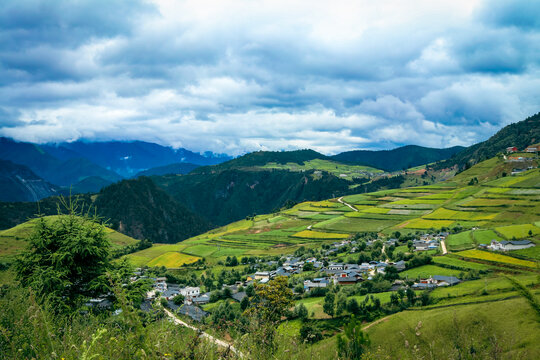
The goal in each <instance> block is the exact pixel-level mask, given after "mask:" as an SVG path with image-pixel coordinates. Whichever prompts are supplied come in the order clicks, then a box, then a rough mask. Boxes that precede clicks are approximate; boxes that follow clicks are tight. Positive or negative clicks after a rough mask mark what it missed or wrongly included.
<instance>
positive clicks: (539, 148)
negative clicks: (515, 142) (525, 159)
mask: <svg viewBox="0 0 540 360" xmlns="http://www.w3.org/2000/svg"><path fill="white" fill-rule="evenodd" d="M518 151H519V150H518V148H517V147H515V146H509V147H507V148H506V153H507V154H511V153H515V152H518ZM525 152H526V153H538V152H540V144H535V145H530V146H527V147H526V148H525Z"/></svg>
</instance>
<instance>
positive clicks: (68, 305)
mask: <svg viewBox="0 0 540 360" xmlns="http://www.w3.org/2000/svg"><path fill="white" fill-rule="evenodd" d="M61 201H62V205H63V206H64V207H65V208H66V210H67V214H66V215H63V214H60V212H59V216H58V217H55V218H52V219H51V218H44V217H40V218H39V219H38V220H37V222H36V225H35V226H34V228H33V230H32V234H31V235H30V238H29V245H28V248H27V249H26V250H25V251H24V252H23V253H22V254H21V255H20V256H19V257H18V258H17V259H16V261H15V271H16V274H17V278H18V280H19V281H20V282H21V284H22V285H23V286H26V287H31V288H32V290H33V292H34V293H35V294H36V297H37V298H38V300H39V301H41V302H46V301H49V302H51V305H52V307H53V308H54V309H55V311H57V312H63V311H65V310H68V309H75V308H76V307H78V306H79V305H80V304H81V303H82V302H83V300H84V299H85V298H86V297H91V296H96V295H98V294H100V293H102V292H103V291H104V290H105V289H106V288H107V283H108V281H107V277H106V276H105V273H106V272H107V271H108V270H109V269H111V265H110V262H109V260H110V246H111V245H110V242H109V239H108V238H107V234H106V232H105V227H104V226H103V225H101V224H99V222H98V221H99V219H98V218H97V217H96V216H90V215H89V214H88V212H87V213H83V212H82V211H80V210H79V208H78V205H77V201H74V200H72V199H71V198H70V199H69V200H67V201H66V200H64V199H62V200H61Z"/></svg>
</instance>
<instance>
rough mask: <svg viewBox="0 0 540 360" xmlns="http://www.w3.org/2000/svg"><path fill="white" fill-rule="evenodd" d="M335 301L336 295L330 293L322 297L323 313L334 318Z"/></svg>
mask: <svg viewBox="0 0 540 360" xmlns="http://www.w3.org/2000/svg"><path fill="white" fill-rule="evenodd" d="M335 299H336V295H335V294H334V293H333V292H331V291H330V292H328V293H327V294H326V296H325V297H324V304H323V311H324V312H325V313H326V314H328V315H330V316H332V317H334V312H335Z"/></svg>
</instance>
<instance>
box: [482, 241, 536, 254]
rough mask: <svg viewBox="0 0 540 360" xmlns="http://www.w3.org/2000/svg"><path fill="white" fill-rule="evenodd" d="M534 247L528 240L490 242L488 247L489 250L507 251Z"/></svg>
mask: <svg viewBox="0 0 540 360" xmlns="http://www.w3.org/2000/svg"><path fill="white" fill-rule="evenodd" d="M533 246H535V244H534V243H533V242H532V241H529V240H513V241H505V240H503V241H500V242H499V241H497V240H491V245H489V246H488V248H489V249H491V250H500V251H509V250H520V249H527V248H530V247H533Z"/></svg>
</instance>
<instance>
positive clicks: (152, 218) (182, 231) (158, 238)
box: [0, 177, 211, 243]
mask: <svg viewBox="0 0 540 360" xmlns="http://www.w3.org/2000/svg"><path fill="white" fill-rule="evenodd" d="M77 198H78V199H79V201H80V203H81V205H82V206H84V207H88V206H93V207H95V209H96V211H97V214H98V215H99V216H100V217H102V218H103V219H104V220H105V221H106V222H108V223H110V225H111V227H112V228H113V229H115V230H117V231H118V232H120V233H123V234H126V235H129V236H131V237H134V238H136V239H139V240H142V239H148V240H150V241H152V242H161V243H163V242H165V243H166V242H169V243H170V242H178V241H181V240H183V239H186V238H188V237H190V236H193V235H196V234H200V233H202V232H204V231H207V230H208V229H210V228H211V225H210V224H209V222H208V221H207V220H206V219H204V218H203V217H201V216H199V215H196V214H194V213H193V212H191V211H190V210H188V209H187V208H186V207H184V206H183V205H181V204H179V203H178V202H177V201H175V200H173V199H172V198H171V197H170V196H169V195H167V194H166V193H165V192H164V191H163V190H161V189H159V188H157V187H156V186H155V185H154V183H153V182H152V181H151V180H150V179H149V178H146V177H140V178H139V179H136V180H123V181H121V182H119V183H116V184H113V185H110V186H108V187H105V188H103V189H102V190H101V191H100V192H99V193H98V194H93V195H91V194H79V195H77ZM58 201H59V199H58V198H57V197H54V196H53V197H49V198H45V199H43V200H41V201H40V202H39V203H34V202H0V229H7V228H10V227H13V226H16V225H18V224H21V223H23V222H25V221H26V220H27V219H29V218H33V217H35V216H36V214H38V213H41V214H42V215H56V214H57V213H58V210H57V203H58Z"/></svg>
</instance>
